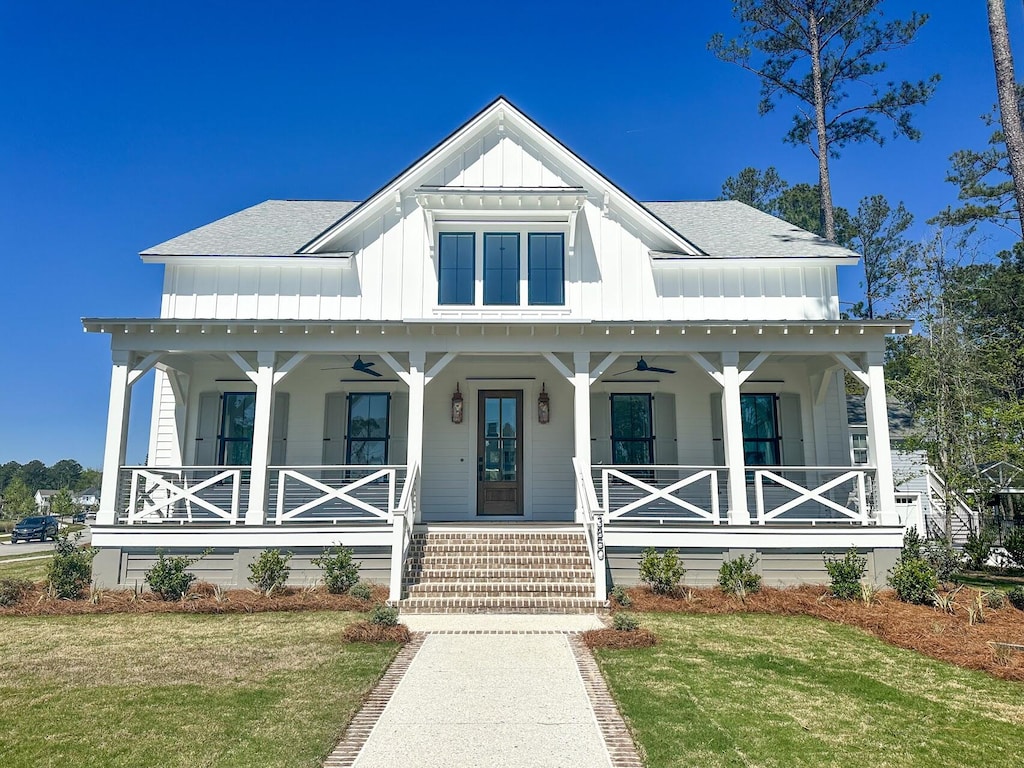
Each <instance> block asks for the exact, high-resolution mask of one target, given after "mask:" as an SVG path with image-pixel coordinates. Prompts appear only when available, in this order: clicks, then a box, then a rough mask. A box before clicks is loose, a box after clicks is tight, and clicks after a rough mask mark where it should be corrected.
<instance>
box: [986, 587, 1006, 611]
mask: <svg viewBox="0 0 1024 768" xmlns="http://www.w3.org/2000/svg"><path fill="white" fill-rule="evenodd" d="M985 605H986V606H988V607H989V608H991V609H992V610H993V611H998V610H999V609H1000V608H1004V607H1005V606H1006V593H1005V592H1003V590H1001V589H990V590H988V591H987V592H986V593H985Z"/></svg>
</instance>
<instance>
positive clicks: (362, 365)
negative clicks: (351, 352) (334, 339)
mask: <svg viewBox="0 0 1024 768" xmlns="http://www.w3.org/2000/svg"><path fill="white" fill-rule="evenodd" d="M375 365H376V363H375V362H373V361H370V362H367V361H365V360H363V356H362V355H359V356H358V357H357V358H356V359H355V362H354V363H352V365H351V366H348V365H332V366H328V367H327V368H321V369H320V370H321V371H343V370H345V369H346V368H351V369H352V370H353V371H358V372H359V373H365V374H366V375H367V376H373V377H374V378H376V379H379V378H381V377H382V376H383V375H384V374H382V373H380V372H379V371H375V370H373V366H375Z"/></svg>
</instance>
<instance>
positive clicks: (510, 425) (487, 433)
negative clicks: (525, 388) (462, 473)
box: [476, 389, 523, 515]
mask: <svg viewBox="0 0 1024 768" xmlns="http://www.w3.org/2000/svg"><path fill="white" fill-rule="evenodd" d="M522 437H523V392H522V390H511V389H510V390H484V391H481V392H480V400H479V408H478V409H477V460H476V468H477V477H476V480H477V482H476V511H477V514H478V515H521V514H523V439H522Z"/></svg>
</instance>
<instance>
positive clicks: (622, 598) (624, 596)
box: [611, 585, 633, 608]
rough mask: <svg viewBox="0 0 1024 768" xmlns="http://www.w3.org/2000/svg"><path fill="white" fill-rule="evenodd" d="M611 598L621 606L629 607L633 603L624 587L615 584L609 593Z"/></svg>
mask: <svg viewBox="0 0 1024 768" xmlns="http://www.w3.org/2000/svg"><path fill="white" fill-rule="evenodd" d="M611 597H612V600H614V601H615V602H616V603H618V604H619V605H621V606H622V607H623V608H629V606H631V605H632V604H633V599H632V598H631V597H630V596H629V593H628V592H626V590H625V588H624V587H621V586H619V585H616V586H614V587H612V593H611Z"/></svg>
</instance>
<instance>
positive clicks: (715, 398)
mask: <svg viewBox="0 0 1024 768" xmlns="http://www.w3.org/2000/svg"><path fill="white" fill-rule="evenodd" d="M711 461H712V463H713V464H714V465H715V466H716V467H724V466H725V430H724V429H723V428H722V393H721V392H712V393H711Z"/></svg>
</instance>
